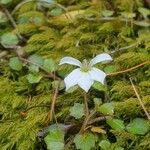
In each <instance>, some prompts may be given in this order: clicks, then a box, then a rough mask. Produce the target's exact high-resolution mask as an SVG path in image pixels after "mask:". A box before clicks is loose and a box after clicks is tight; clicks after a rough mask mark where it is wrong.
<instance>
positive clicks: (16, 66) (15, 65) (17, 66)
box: [9, 57, 22, 71]
mask: <svg viewBox="0 0 150 150" xmlns="http://www.w3.org/2000/svg"><path fill="white" fill-rule="evenodd" d="M9 66H10V68H11V69H13V70H16V71H20V70H21V69H22V62H21V61H20V60H19V58H18V57H13V58H10V60H9Z"/></svg>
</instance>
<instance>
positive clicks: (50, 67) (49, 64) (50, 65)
mask: <svg viewBox="0 0 150 150" xmlns="http://www.w3.org/2000/svg"><path fill="white" fill-rule="evenodd" d="M43 68H44V69H45V70H46V71H48V72H53V71H55V70H56V66H55V63H54V61H53V60H52V59H45V61H44V65H43Z"/></svg>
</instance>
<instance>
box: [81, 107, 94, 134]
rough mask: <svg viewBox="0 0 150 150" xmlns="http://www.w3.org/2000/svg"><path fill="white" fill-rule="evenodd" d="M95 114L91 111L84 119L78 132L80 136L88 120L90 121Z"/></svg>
mask: <svg viewBox="0 0 150 150" xmlns="http://www.w3.org/2000/svg"><path fill="white" fill-rule="evenodd" d="M95 113H96V111H95V110H94V111H92V112H91V113H90V114H89V115H88V116H87V117H86V118H85V119H84V122H83V125H82V127H81V129H80V131H79V133H80V134H82V133H83V132H84V131H85V129H86V126H87V125H88V122H89V120H90V119H91V117H92V116H93V115H94V114H95Z"/></svg>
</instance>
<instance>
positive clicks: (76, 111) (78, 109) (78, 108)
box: [69, 103, 84, 119]
mask: <svg viewBox="0 0 150 150" xmlns="http://www.w3.org/2000/svg"><path fill="white" fill-rule="evenodd" d="M69 111H70V115H71V116H73V117H75V119H80V118H81V117H82V116H83V115H84V105H83V104H80V103H75V104H74V106H73V107H71V108H70V110H69Z"/></svg>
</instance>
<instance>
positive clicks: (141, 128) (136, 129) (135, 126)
mask: <svg viewBox="0 0 150 150" xmlns="http://www.w3.org/2000/svg"><path fill="white" fill-rule="evenodd" d="M126 129H127V131H128V132H130V133H133V134H138V135H145V134H146V133H147V132H148V131H149V129H150V126H149V124H148V122H147V120H145V119H143V118H135V119H134V120H132V121H131V122H130V123H129V124H128V125H127V127H126Z"/></svg>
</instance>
